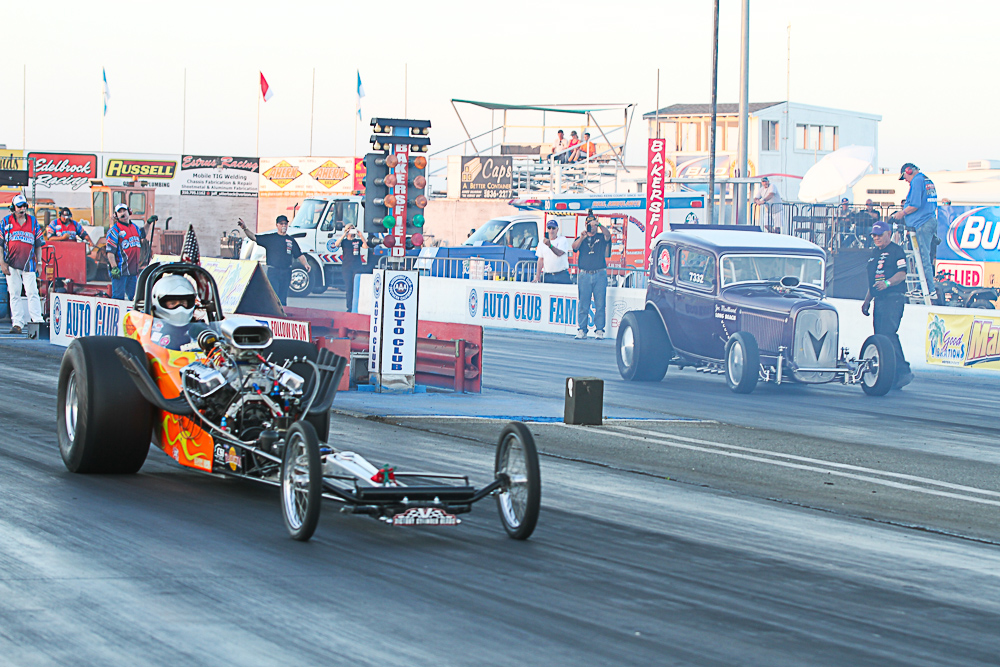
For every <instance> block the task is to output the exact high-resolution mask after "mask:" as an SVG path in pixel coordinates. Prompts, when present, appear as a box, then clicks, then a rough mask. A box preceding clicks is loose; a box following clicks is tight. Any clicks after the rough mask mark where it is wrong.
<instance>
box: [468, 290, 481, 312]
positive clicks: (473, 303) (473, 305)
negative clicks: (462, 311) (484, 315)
mask: <svg viewBox="0 0 1000 667" xmlns="http://www.w3.org/2000/svg"><path fill="white" fill-rule="evenodd" d="M478 308H479V295H478V294H477V293H476V290H475V289H473V290H470V291H469V316H470V317H475V316H476V310H477V309H478Z"/></svg>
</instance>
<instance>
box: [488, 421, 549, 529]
mask: <svg viewBox="0 0 1000 667" xmlns="http://www.w3.org/2000/svg"><path fill="white" fill-rule="evenodd" d="M493 471H494V475H495V477H497V478H499V477H501V475H504V476H506V478H507V480H508V481H507V483H506V484H505V485H504V486H503V487H501V490H500V491H499V492H498V493H497V496H496V498H497V510H498V511H499V512H500V521H501V522H502V523H503V527H504V530H506V531H507V534H508V535H509V536H510V537H512V538H514V539H515V540H526V539H528V538H529V537H531V533H532V532H534V530H535V526H536V525H537V524H538V512H539V509H540V508H541V504H542V477H541V472H540V471H539V467H538V449H537V448H536V447H535V439H534V437H532V435H531V431H530V430H528V427H527V426H525V425H524V424H522V423H521V422H510V423H509V424H507V426H506V427H504V430H503V431H502V432H501V433H500V440H499V441H498V442H497V455H496V462H495V464H494V467H493Z"/></svg>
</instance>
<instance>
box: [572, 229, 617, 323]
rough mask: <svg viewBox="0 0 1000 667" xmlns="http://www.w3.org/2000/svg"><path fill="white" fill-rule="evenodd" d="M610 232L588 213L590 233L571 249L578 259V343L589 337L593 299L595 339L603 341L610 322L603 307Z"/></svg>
mask: <svg viewBox="0 0 1000 667" xmlns="http://www.w3.org/2000/svg"><path fill="white" fill-rule="evenodd" d="M610 244H611V232H610V231H609V230H608V228H607V227H605V226H604V225H602V224H601V223H600V222H598V221H597V216H595V215H594V214H593V212H592V211H587V229H586V231H585V232H584V233H583V235H581V236H580V237H578V238H577V239H576V240H575V241H573V245H572V248H573V250H574V251H577V252H579V253H580V254H579V255H578V256H577V260H576V266H577V271H578V274H577V277H576V288H577V295H578V296H577V311H576V313H577V314H576V326H577V327H578V328H579V331H578V332H577V334H576V337H577V339H578V340H580V339H583V338H586V337H587V330H588V328H589V327H588V319H589V318H590V299H591V297H593V299H594V329H596V331H594V337H595V338H597V340H601V339H602V338H604V323H605V322H606V321H607V319H606V315H605V311H604V306H605V303H606V301H607V295H608V259H607V257H608V249H609V247H610Z"/></svg>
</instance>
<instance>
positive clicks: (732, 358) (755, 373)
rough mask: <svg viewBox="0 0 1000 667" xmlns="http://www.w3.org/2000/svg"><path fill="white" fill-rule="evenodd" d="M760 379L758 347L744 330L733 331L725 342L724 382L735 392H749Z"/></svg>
mask: <svg viewBox="0 0 1000 667" xmlns="http://www.w3.org/2000/svg"><path fill="white" fill-rule="evenodd" d="M758 379H760V349H759V348H758V347H757V340H756V339H755V338H754V337H753V336H752V335H751V334H748V333H747V332H745V331H739V332H737V333H734V334H733V335H732V336H731V337H730V338H729V341H728V342H727V343H726V384H728V385H729V388H730V389H731V390H733V391H734V392H736V393H737V394H749V393H750V392H751V391H753V390H754V388H755V387H756V386H757V380H758Z"/></svg>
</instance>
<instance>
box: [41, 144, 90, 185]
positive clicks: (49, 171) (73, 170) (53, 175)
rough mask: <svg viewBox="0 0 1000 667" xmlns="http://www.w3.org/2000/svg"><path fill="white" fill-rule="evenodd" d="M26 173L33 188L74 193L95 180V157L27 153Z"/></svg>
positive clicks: (72, 154)
mask: <svg viewBox="0 0 1000 667" xmlns="http://www.w3.org/2000/svg"><path fill="white" fill-rule="evenodd" d="M28 160H29V163H28V171H29V173H30V176H31V178H33V179H35V183H34V184H35V187H37V188H44V189H46V190H62V191H75V190H80V189H81V188H83V189H87V188H89V187H90V179H92V178H97V156H96V155H86V154H77V153H28Z"/></svg>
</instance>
